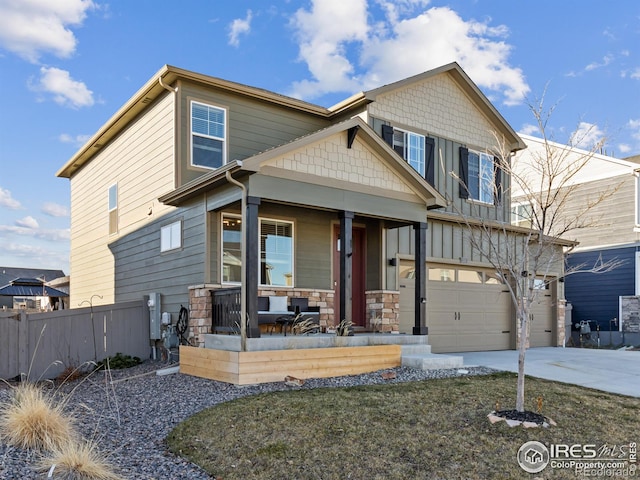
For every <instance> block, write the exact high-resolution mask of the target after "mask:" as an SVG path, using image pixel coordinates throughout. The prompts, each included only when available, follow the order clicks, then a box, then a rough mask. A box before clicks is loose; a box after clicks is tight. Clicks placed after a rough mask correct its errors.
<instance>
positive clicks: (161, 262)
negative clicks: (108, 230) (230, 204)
mask: <svg viewBox="0 0 640 480" xmlns="http://www.w3.org/2000/svg"><path fill="white" fill-rule="evenodd" d="M205 216H206V212H205V210H204V206H203V205H202V202H201V201H194V202H192V203H191V204H189V205H188V206H183V207H180V208H178V209H176V210H175V211H174V212H172V213H171V214H168V215H165V216H164V217H162V218H160V219H158V220H157V221H155V222H153V223H151V224H147V225H144V226H143V227H141V228H140V229H138V230H136V231H134V232H132V233H130V234H129V235H125V236H122V237H120V238H119V239H118V240H116V241H115V242H113V243H111V244H110V246H109V247H110V249H111V252H112V254H113V257H114V261H115V278H116V292H115V297H116V302H117V303H120V302H127V301H132V300H138V299H141V298H142V297H143V296H144V295H148V294H149V293H151V292H156V293H160V294H161V296H162V297H161V301H162V311H167V312H171V313H172V314H174V318H175V317H177V314H178V312H179V311H180V305H185V306H186V305H188V303H189V291H188V287H189V286H190V285H197V284H201V283H204V280H205V275H204V272H205V268H206V265H205V258H206V257H205V252H206V249H205V239H206V236H205V221H204V219H205ZM178 220H181V221H182V248H179V249H176V250H170V251H167V252H160V229H161V228H162V227H163V226H165V225H168V224H171V223H173V222H175V221H178Z"/></svg>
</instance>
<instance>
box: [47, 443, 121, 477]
mask: <svg viewBox="0 0 640 480" xmlns="http://www.w3.org/2000/svg"><path fill="white" fill-rule="evenodd" d="M38 470H40V471H44V472H49V475H50V476H51V478H55V479H60V480H122V478H123V477H121V476H120V475H118V474H116V473H115V472H114V470H113V468H112V467H111V465H110V464H109V463H108V461H107V459H106V458H105V457H104V456H103V455H102V454H101V453H100V452H99V451H98V449H97V448H96V446H95V445H94V444H93V443H87V442H83V443H78V442H69V443H66V444H63V445H61V446H60V447H59V448H55V449H53V450H51V451H50V452H48V453H47V455H45V456H44V457H43V458H42V459H41V460H40V462H39V464H38Z"/></svg>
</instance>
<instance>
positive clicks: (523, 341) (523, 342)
mask: <svg viewBox="0 0 640 480" xmlns="http://www.w3.org/2000/svg"><path fill="white" fill-rule="evenodd" d="M519 320H520V345H518V387H517V394H516V410H518V411H519V412H524V356H525V353H526V352H527V341H528V340H529V336H528V335H527V327H528V325H527V315H526V312H520V319H519Z"/></svg>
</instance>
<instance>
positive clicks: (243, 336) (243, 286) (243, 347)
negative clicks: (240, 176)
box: [225, 160, 248, 352]
mask: <svg viewBox="0 0 640 480" xmlns="http://www.w3.org/2000/svg"><path fill="white" fill-rule="evenodd" d="M237 162H238V164H239V165H240V166H242V162H240V161H238V160H237ZM225 176H226V177H227V181H228V182H229V183H232V184H234V185H236V186H237V187H239V188H240V189H241V190H242V200H241V207H240V208H241V210H242V212H241V221H242V235H241V237H240V257H241V258H242V265H241V266H240V272H241V273H240V276H241V279H240V351H242V352H246V351H247V296H246V290H247V259H246V258H245V252H246V246H245V244H246V233H247V232H246V231H245V229H246V228H247V227H246V225H247V196H248V193H247V187H245V186H244V184H242V183H240V182H239V181H237V180H236V179H235V178H233V177H232V176H231V172H229V170H227V171H226V172H225Z"/></svg>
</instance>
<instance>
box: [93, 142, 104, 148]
mask: <svg viewBox="0 0 640 480" xmlns="http://www.w3.org/2000/svg"><path fill="white" fill-rule="evenodd" d="M93 148H102V144H101V143H94V145H93Z"/></svg>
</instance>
